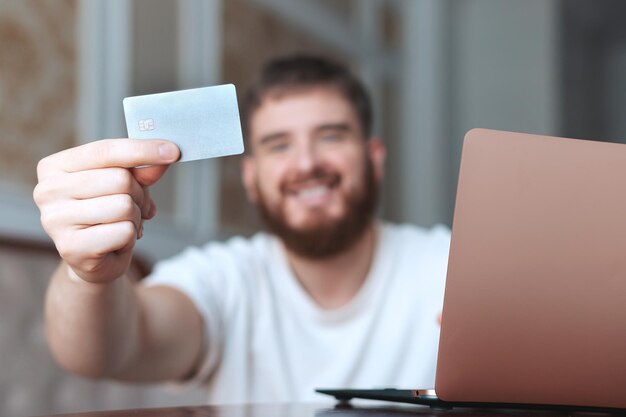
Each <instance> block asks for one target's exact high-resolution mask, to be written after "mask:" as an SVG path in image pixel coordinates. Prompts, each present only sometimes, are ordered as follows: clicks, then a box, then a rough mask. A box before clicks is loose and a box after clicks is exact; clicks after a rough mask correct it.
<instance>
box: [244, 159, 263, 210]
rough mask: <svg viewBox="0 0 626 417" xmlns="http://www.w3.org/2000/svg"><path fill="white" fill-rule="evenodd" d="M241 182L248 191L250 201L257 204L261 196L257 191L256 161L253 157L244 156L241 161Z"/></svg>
mask: <svg viewBox="0 0 626 417" xmlns="http://www.w3.org/2000/svg"><path fill="white" fill-rule="evenodd" d="M241 182H242V183H243V187H244V188H245V189H246V195H247V196H248V200H250V201H251V202H252V203H256V202H257V201H258V198H259V196H258V194H257V189H256V161H255V159H254V157H253V156H249V155H244V157H243V158H242V159H241Z"/></svg>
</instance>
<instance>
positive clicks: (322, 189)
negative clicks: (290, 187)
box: [298, 185, 328, 198]
mask: <svg viewBox="0 0 626 417" xmlns="http://www.w3.org/2000/svg"><path fill="white" fill-rule="evenodd" d="M327 192H328V187H326V186H322V185H320V186H318V187H313V188H307V189H306V190H300V191H299V192H298V196H299V197H302V198H317V197H321V196H322V195H324V194H326V193H327Z"/></svg>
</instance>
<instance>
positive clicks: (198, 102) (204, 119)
mask: <svg viewBox="0 0 626 417" xmlns="http://www.w3.org/2000/svg"><path fill="white" fill-rule="evenodd" d="M123 103H124V115H125V117H126V129H127V130H128V137H129V138H132V139H167V140H170V141H172V142H174V143H175V144H177V145H178V147H179V148H180V152H181V158H180V160H179V161H194V160H197V159H206V158H215V157H218V156H226V155H235V154H240V153H242V152H243V135H242V133H241V121H240V119H239V108H238V107H237V93H236V91H235V86H234V85H233V84H225V85H216V86H212V87H203V88H193V89H190V90H181V91H171V92H167V93H158V94H148V95H144V96H135V97H126V98H125V99H124V101H123Z"/></svg>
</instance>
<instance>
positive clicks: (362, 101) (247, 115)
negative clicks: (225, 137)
mask: <svg viewBox="0 0 626 417" xmlns="http://www.w3.org/2000/svg"><path fill="white" fill-rule="evenodd" d="M313 87H331V88H336V89H337V91H338V92H339V93H340V94H342V95H343V96H344V97H345V98H346V100H348V102H349V103H350V104H351V105H352V106H353V108H354V110H355V111H356V113H357V116H358V118H359V124H360V127H361V130H362V132H363V135H364V137H365V138H368V137H369V136H370V135H371V132H372V117H373V115H372V105H371V102H370V97H369V94H368V93H367V91H366V89H365V87H364V86H363V84H362V83H361V82H360V81H359V80H358V79H357V78H356V77H355V76H354V75H353V74H352V73H351V72H350V71H349V70H348V68H346V67H345V66H343V65H341V64H339V63H337V62H333V61H331V60H329V59H326V58H323V57H320V56H315V55H301V54H298V55H290V56H286V57H280V58H276V59H273V60H271V61H269V62H268V63H267V64H266V65H265V66H264V67H263V68H262V69H261V72H260V73H259V75H258V77H257V78H256V80H255V81H254V82H253V83H252V85H251V86H250V87H249V89H248V91H247V93H246V95H245V97H244V100H243V103H242V113H243V124H244V134H245V135H246V136H248V135H249V133H250V119H251V117H252V114H253V113H254V111H255V110H256V109H257V108H258V107H259V106H260V105H261V102H262V101H263V99H264V98H265V97H266V96H267V95H275V96H278V97H280V96H281V95H283V94H289V93H292V92H297V91H299V90H305V89H308V88H313Z"/></svg>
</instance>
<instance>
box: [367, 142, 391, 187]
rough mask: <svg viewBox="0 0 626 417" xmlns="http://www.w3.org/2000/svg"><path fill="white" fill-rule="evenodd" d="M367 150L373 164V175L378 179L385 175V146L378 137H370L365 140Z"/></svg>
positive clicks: (380, 179)
mask: <svg viewBox="0 0 626 417" xmlns="http://www.w3.org/2000/svg"><path fill="white" fill-rule="evenodd" d="M367 152H368V154H369V157H370V160H371V161H372V164H373V165H374V175H375V176H376V179H377V180H378V181H382V180H383V178H384V177H385V159H386V157H387V148H386V147H385V144H384V143H383V141H382V140H381V139H380V138H377V137H372V138H370V139H369V140H368V141H367Z"/></svg>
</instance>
